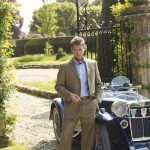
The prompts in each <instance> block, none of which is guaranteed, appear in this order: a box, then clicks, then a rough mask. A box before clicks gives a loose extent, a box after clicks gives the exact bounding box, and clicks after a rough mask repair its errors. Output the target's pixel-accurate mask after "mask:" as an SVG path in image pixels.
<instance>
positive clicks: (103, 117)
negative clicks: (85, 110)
mask: <svg viewBox="0 0 150 150" xmlns="http://www.w3.org/2000/svg"><path fill="white" fill-rule="evenodd" d="M113 118H114V117H113V116H112V115H110V114H109V113H107V112H101V111H97V112H96V117H95V120H96V122H108V121H110V120H112V119H113Z"/></svg>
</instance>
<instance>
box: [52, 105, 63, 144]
mask: <svg viewBox="0 0 150 150" xmlns="http://www.w3.org/2000/svg"><path fill="white" fill-rule="evenodd" d="M53 128H54V133H55V137H56V140H57V141H58V142H59V140H60V136H61V132H62V127H61V123H60V116H59V112H58V109H57V107H55V108H54V110H53Z"/></svg>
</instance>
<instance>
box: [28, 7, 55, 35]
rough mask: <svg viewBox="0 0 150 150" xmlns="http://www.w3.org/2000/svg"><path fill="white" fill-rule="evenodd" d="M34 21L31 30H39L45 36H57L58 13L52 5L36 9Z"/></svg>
mask: <svg viewBox="0 0 150 150" xmlns="http://www.w3.org/2000/svg"><path fill="white" fill-rule="evenodd" d="M33 20H34V21H33V22H31V25H30V31H32V32H35V31H36V32H38V33H40V34H42V35H43V36H55V33H56V31H57V30H58V26H57V20H56V13H55V11H53V7H52V5H44V6H43V7H42V8H40V9H38V10H36V11H34V13H33Z"/></svg>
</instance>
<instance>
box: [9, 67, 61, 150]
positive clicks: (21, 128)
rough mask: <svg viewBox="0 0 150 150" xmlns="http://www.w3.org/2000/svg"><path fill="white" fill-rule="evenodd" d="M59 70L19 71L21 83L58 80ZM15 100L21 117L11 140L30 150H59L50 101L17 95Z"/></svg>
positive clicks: (26, 95) (18, 77)
mask: <svg viewBox="0 0 150 150" xmlns="http://www.w3.org/2000/svg"><path fill="white" fill-rule="evenodd" d="M57 72H58V69H17V70H16V74H17V79H18V80H19V82H30V81H49V80H54V79H56V76H57ZM13 100H14V101H15V102H16V104H17V108H18V114H19V115H20V117H19V119H18V121H17V123H16V128H15V130H14V132H13V133H12V135H11V138H12V139H14V140H15V142H16V143H18V144H22V145H25V146H27V147H29V149H30V150H57V146H58V144H57V142H56V139H55V136H54V132H53V126H52V120H51V121H50V120H49V113H50V103H51V100H50V99H44V98H39V97H36V96H31V95H29V94H25V93H20V92H18V93H16V94H15V95H14V97H13Z"/></svg>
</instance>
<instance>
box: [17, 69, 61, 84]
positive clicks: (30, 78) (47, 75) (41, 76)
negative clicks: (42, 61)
mask: <svg viewBox="0 0 150 150" xmlns="http://www.w3.org/2000/svg"><path fill="white" fill-rule="evenodd" d="M57 73H58V69H17V70H16V76H17V80H18V81H19V82H37V81H38V82H41V81H50V80H55V79H56V77H57Z"/></svg>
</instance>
